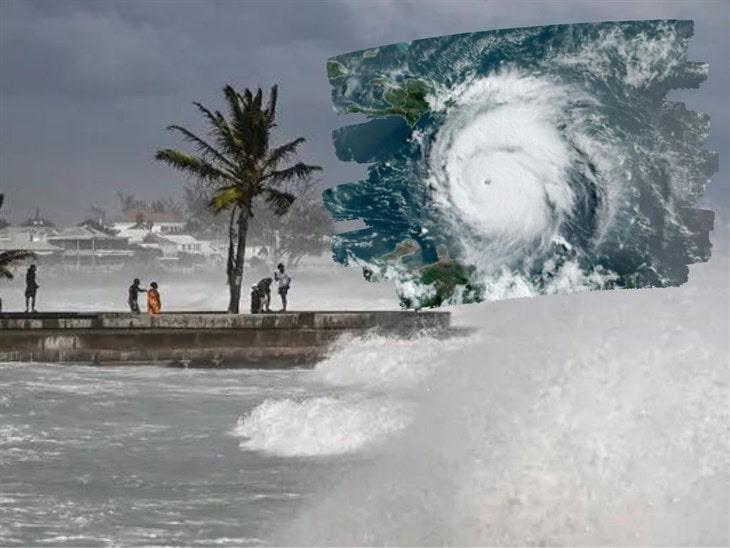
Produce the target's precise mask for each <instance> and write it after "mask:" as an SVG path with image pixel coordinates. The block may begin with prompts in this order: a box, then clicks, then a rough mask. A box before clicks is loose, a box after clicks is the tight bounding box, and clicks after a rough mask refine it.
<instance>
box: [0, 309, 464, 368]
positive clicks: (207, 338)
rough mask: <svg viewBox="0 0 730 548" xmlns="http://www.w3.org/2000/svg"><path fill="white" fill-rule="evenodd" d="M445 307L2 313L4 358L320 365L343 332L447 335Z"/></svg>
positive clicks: (1, 353) (202, 364) (0, 352)
mask: <svg viewBox="0 0 730 548" xmlns="http://www.w3.org/2000/svg"><path fill="white" fill-rule="evenodd" d="M449 326H450V314H449V313H448V312H441V311H426V312H404V311H392V312H391V311H387V312H386V311H382V312H381V311H374V312H288V313H285V314H257V315H249V314H243V315H232V314H220V313H197V312H196V313H193V312H190V313H169V314H162V315H160V316H158V317H155V318H151V317H149V316H148V315H145V314H142V315H133V314H127V313H98V314H71V313H68V314H65V313H45V314H0V361H5V362H8V361H13V362H33V361H36V362H54V363H91V364H98V365H103V364H115V365H118V364H158V365H176V366H184V367H252V368H286V367H302V366H311V365H314V364H315V363H316V362H317V361H318V360H320V359H322V358H323V357H325V356H326V355H327V352H328V350H329V348H330V347H331V345H332V343H333V342H334V341H335V340H336V339H337V338H338V337H340V336H341V335H345V334H354V335H359V334H363V333H365V332H369V331H373V332H378V333H382V334H387V335H394V336H410V335H412V334H414V333H416V332H418V331H423V330H434V331H437V332H440V333H447V332H448V331H449Z"/></svg>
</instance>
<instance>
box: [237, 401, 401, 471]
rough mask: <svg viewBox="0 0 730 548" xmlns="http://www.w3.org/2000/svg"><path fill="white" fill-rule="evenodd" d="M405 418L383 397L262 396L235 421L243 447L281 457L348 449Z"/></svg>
mask: <svg viewBox="0 0 730 548" xmlns="http://www.w3.org/2000/svg"><path fill="white" fill-rule="evenodd" d="M408 422H409V413H408V409H407V408H406V407H405V406H404V405H400V404H398V403H397V402H393V401H390V400H388V399H385V398H361V399H353V398H335V397H321V398H310V399H306V400H303V401H296V400H291V399H285V400H266V401H264V402H263V403H262V404H261V405H259V406H258V407H256V408H255V409H254V410H253V411H252V412H251V413H249V414H248V415H246V416H245V417H241V418H239V420H238V424H237V425H236V428H235V429H234V432H233V433H234V435H236V436H240V437H243V438H244V439H243V440H242V441H241V449H245V450H249V451H261V452H264V453H270V454H274V455H279V456H282V457H293V456H303V457H311V456H322V455H339V454H344V453H350V452H352V451H355V450H357V449H360V448H362V447H363V446H364V445H366V444H368V443H375V442H378V441H382V440H383V439H384V438H385V437H386V436H388V435H389V434H391V433H393V432H396V431H398V430H400V429H401V428H403V427H404V426H405V425H406V424H407V423H408Z"/></svg>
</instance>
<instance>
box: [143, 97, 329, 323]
mask: <svg viewBox="0 0 730 548" xmlns="http://www.w3.org/2000/svg"><path fill="white" fill-rule="evenodd" d="M223 94H224V96H225V99H226V103H227V108H228V116H227V117H226V116H224V115H223V114H221V112H220V111H217V110H216V111H211V110H209V109H207V108H206V107H204V106H203V105H202V104H200V103H193V104H194V105H195V106H196V107H197V109H198V110H199V111H200V112H201V113H202V114H203V116H204V117H205V119H206V120H207V122H208V125H209V126H210V128H209V132H208V133H209V138H210V139H211V140H210V141H208V140H206V139H203V138H202V137H198V136H197V135H195V134H194V133H193V132H192V131H190V130H188V129H186V128H184V127H182V126H178V125H172V126H168V128H167V129H169V130H170V131H174V132H176V133H179V134H181V135H182V136H183V138H184V139H185V140H186V141H188V142H190V143H192V144H193V145H195V148H196V150H197V153H198V154H197V155H193V154H188V153H186V152H181V151H179V150H174V149H163V150H159V151H157V154H156V155H155V158H157V159H158V160H161V161H163V162H165V163H167V164H169V165H171V166H172V167H174V168H175V169H178V170H180V171H182V172H184V173H187V174H190V175H193V176H195V177H197V178H198V179H200V180H201V181H204V182H205V183H207V184H208V185H209V186H210V187H211V188H212V189H213V197H212V199H211V201H210V208H211V209H212V210H213V211H214V212H215V213H220V212H221V211H223V210H228V211H229V213H230V218H229V221H228V223H229V224H228V261H227V263H226V275H227V277H228V287H229V291H230V301H229V303H228V311H229V312H231V313H238V310H239V303H240V300H241V282H242V280H243V264H244V256H245V254H246V234H247V232H248V226H249V221H250V220H251V219H252V218H253V216H254V209H253V208H254V199H255V198H256V197H258V196H261V197H263V198H264V199H265V201H266V202H267V203H268V204H269V205H270V206H271V207H272V208H273V210H274V212H275V213H276V214H277V215H284V214H285V213H286V212H287V211H288V210H289V207H290V206H291V204H292V203H293V202H294V200H295V198H296V197H295V196H294V195H293V194H291V193H289V192H286V191H285V190H282V189H281V185H282V184H284V183H288V182H290V181H292V180H305V179H307V178H308V177H309V176H310V174H311V173H312V172H314V171H319V170H321V169H322V168H321V167H319V166H311V165H307V164H304V163H302V162H297V163H294V164H292V165H289V166H287V167H282V164H283V163H284V162H285V161H286V160H288V159H289V158H290V157H292V156H293V155H294V154H295V153H296V151H297V149H298V148H299V145H301V144H302V143H303V142H304V138H302V137H299V138H297V139H294V140H293V141H291V142H289V143H286V144H284V145H281V146H278V147H275V148H270V146H271V132H272V130H273V129H274V128H275V127H276V122H275V118H276V99H277V86H273V87H272V88H271V92H270V93H269V98H268V101H267V102H266V105H264V104H263V93H262V91H261V88H259V89H258V90H257V91H256V93H255V94H254V93H252V92H251V91H250V90H248V89H246V90H244V92H243V93H239V92H237V91H236V90H235V89H233V87H231V86H230V85H227V86H225V87H224V88H223Z"/></svg>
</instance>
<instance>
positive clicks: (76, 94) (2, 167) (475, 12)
mask: <svg viewBox="0 0 730 548" xmlns="http://www.w3.org/2000/svg"><path fill="white" fill-rule="evenodd" d="M727 7H728V4H727V3H726V2H722V1H718V2H691V1H690V2H679V1H678V2H642V3H638V2H593V1H586V2H537V3H515V2H479V1H460V0H452V1H449V0H445V1H440V2H437V1H429V2H417V1H380V0H362V1H348V2H307V1H304V0H292V1H267V2H252V1H247V2H242V1H236V2H233V1H231V2H228V1H223V2H203V1H187V2H186V1H176V2H171V1H166V0H157V1H155V2H141V1H140V2H137V1H125V2H93V3H92V2H85V1H84V2H64V1H54V2H46V1H41V2H28V1H20V2H13V1H8V0H6V1H5V2H2V3H0V74H2V78H0V190H2V191H4V192H6V194H7V195H8V197H7V198H8V199H7V209H8V211H9V213H10V214H11V216H12V217H13V218H16V219H19V218H22V217H23V216H25V215H27V214H28V212H30V211H31V210H32V209H34V208H35V206H36V205H39V206H40V207H42V208H43V209H44V210H47V211H48V212H49V214H50V215H51V216H53V217H55V218H57V219H59V220H74V219H76V218H77V217H78V216H80V215H81V214H82V213H83V212H84V211H85V210H86V209H87V208H88V207H89V205H91V204H92V203H97V204H102V205H106V206H107V207H109V208H110V209H113V208H114V206H115V204H114V195H115V192H116V191H117V190H118V189H120V188H125V189H127V190H129V191H133V192H137V193H138V194H139V195H140V196H144V197H157V196H160V195H165V194H171V193H176V192H178V191H179V189H180V187H181V184H182V181H181V179H180V177H179V175H178V174H176V173H174V172H172V171H171V170H169V169H168V168H166V167H164V166H161V165H158V164H157V163H156V162H154V161H153V160H152V154H153V152H154V150H155V149H156V148H158V147H162V146H168V145H175V146H176V145H178V144H179V143H178V142H177V141H176V140H175V139H173V137H172V136H171V135H169V134H167V133H166V132H165V131H164V127H165V126H166V125H167V124H169V123H171V122H176V123H183V124H186V125H189V126H191V127H193V128H196V129H200V130H202V129H203V126H202V124H201V121H200V120H199V118H198V117H197V116H196V114H195V112H194V111H193V109H192V107H191V104H190V103H191V102H192V101H193V100H201V101H203V102H204V103H207V104H210V105H212V106H215V105H219V104H220V88H221V87H222V86H223V84H224V83H226V82H230V83H232V84H235V85H239V86H249V87H255V86H257V85H262V86H269V85H271V84H272V83H274V82H278V83H279V84H280V85H281V113H282V118H281V124H280V127H281V128H282V131H281V138H282V139H284V138H286V137H291V136H295V135H304V136H306V137H307V138H308V143H307V148H306V149H305V151H304V153H305V157H306V159H307V160H309V161H311V162H314V163H319V164H321V165H323V166H324V167H325V170H326V171H325V176H324V178H325V183H326V184H336V183H338V182H343V181H347V180H354V179H356V178H357V177H359V176H360V175H361V174H362V173H363V168H362V166H359V165H354V164H345V163H342V162H339V161H337V159H336V158H335V157H334V152H333V150H332V145H331V131H332V130H333V129H335V128H337V127H339V126H341V125H343V124H346V123H352V122H353V121H355V120H346V119H345V118H342V117H338V116H336V115H335V114H334V113H333V111H332V106H331V103H330V98H329V94H330V90H329V85H328V83H327V80H326V77H325V74H324V64H325V60H326V58H327V57H330V56H332V55H337V54H340V53H344V52H348V51H353V50H358V49H363V48H367V47H372V46H376V45H382V44H388V43H393V42H400V41H408V40H413V39H416V38H423V37H428V36H437V35H443V34H451V33H457V32H469V31H476V30H487V29H492V28H505V27H517V26H530V25H542V24H552V23H568V22H581V21H599V20H605V19H650V18H651V19H656V18H690V19H694V20H695V21H696V27H695V29H696V37H695V38H694V39H693V41H692V45H691V49H690V57H691V58H692V59H695V60H701V61H707V62H709V63H710V66H711V73H710V80H709V81H708V82H707V83H706V84H705V85H703V87H702V88H701V89H700V90H693V91H690V92H678V93H675V94H674V97H676V98H677V99H682V100H686V101H687V103H688V106H689V107H690V108H693V109H696V110H702V111H705V112H708V113H709V114H710V115H711V116H712V119H713V130H712V135H711V138H710V142H709V144H708V146H709V147H711V148H714V149H716V150H720V152H721V154H722V155H724V153H725V151H726V150H727V143H728V142H730V134H728V129H727V128H728V127H729V126H730V119H728V117H729V115H728V109H727V108H726V106H725V97H726V95H727V89H729V88H730V71H729V70H728V68H729V67H728V61H727V56H726V54H725V51H726V50H727V49H728V47H727V46H728V38H727V35H726V29H727V28H728V26H730V15H729V14H728V12H730V10H728V9H727ZM725 173H726V170H722V171H721V172H720V173H719V174H718V175H717V176H716V177H715V181H714V183H713V184H712V185H711V186H710V190H709V192H708V196H709V197H710V198H711V199H713V200H719V201H724V202H730V188H729V187H728V185H727V184H725V183H726V182H725V181H724V179H725Z"/></svg>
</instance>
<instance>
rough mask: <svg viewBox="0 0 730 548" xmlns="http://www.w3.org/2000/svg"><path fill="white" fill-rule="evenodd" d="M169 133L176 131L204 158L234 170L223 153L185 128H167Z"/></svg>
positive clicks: (175, 126) (174, 126) (176, 126)
mask: <svg viewBox="0 0 730 548" xmlns="http://www.w3.org/2000/svg"><path fill="white" fill-rule="evenodd" d="M167 129H168V130H169V131H177V132H178V133H181V134H182V135H183V137H184V138H185V140H186V141H190V142H191V143H194V144H195V146H196V148H197V149H198V151H199V152H200V153H201V154H202V155H203V156H205V157H209V158H215V159H216V160H218V161H219V162H220V163H221V164H223V165H225V166H226V167H227V168H229V169H233V170H235V169H236V166H235V165H234V164H233V163H232V162H231V161H230V160H228V158H226V157H225V156H224V155H223V153H221V152H219V151H218V150H216V149H215V148H214V147H213V146H212V145H210V144H209V143H208V142H206V141H205V140H204V139H202V138H200V137H198V136H197V135H195V134H194V133H193V132H192V131H190V130H189V129H187V128H184V127H182V126H178V125H171V126H167Z"/></svg>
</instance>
